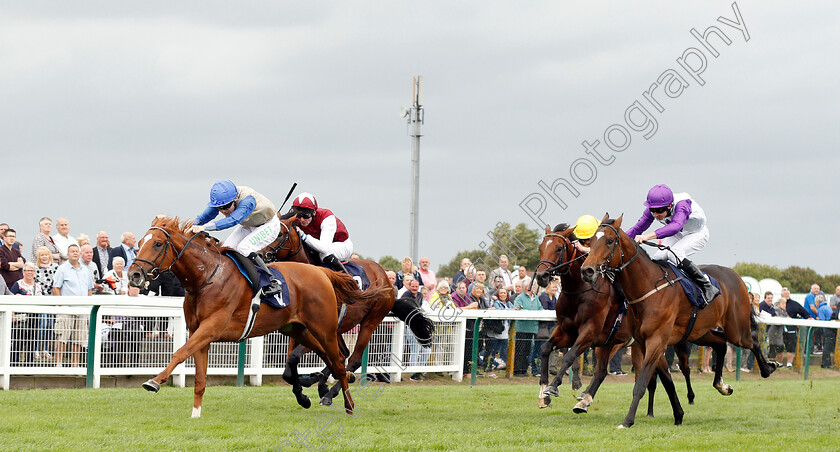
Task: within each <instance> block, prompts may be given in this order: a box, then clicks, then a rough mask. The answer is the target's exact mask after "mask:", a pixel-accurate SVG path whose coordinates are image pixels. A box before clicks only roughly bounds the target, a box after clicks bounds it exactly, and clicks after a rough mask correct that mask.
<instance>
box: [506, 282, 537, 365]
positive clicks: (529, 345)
mask: <svg viewBox="0 0 840 452" xmlns="http://www.w3.org/2000/svg"><path fill="white" fill-rule="evenodd" d="M518 282H520V283H521V284H522V288H523V289H522V290H523V292H522V293H521V294H519V296H518V297H516V299H515V300H514V301H513V306H514V309H524V310H529V311H541V310H542V304H540V300H539V299H537V296H536V295H535V294H534V292H533V287H531V278H529V277H527V276H526V277H525V279H523V280H522V281H518ZM538 323H539V322H538V321H537V320H517V321H516V324H515V325H514V326H515V328H516V345H517V347H516V358H515V359H514V367H513V374H514V376H519V377H524V376H525V375H526V374H527V373H528V365H529V364H530V365H531V374H532V375H533V376H535V377H537V376H539V375H540V368H539V366H537V363H536V359H535V353H534V338H535V337H536V335H537V331H538V329H539V325H538Z"/></svg>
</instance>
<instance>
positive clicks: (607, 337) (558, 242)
mask: <svg viewBox="0 0 840 452" xmlns="http://www.w3.org/2000/svg"><path fill="white" fill-rule="evenodd" d="M574 229H575V228H574V227H572V228H568V227H567V225H566V224H559V225H557V226H556V227H555V228H554V230H552V229H550V228H549V227H548V226H546V228H545V237H543V241H542V243H540V247H539V250H540V264H539V265H538V266H537V270H536V275H535V276H536V279H537V282H538V283H539V284H540V286H543V287H545V286H547V285H548V283H549V281H550V277H551V276H554V275H559V276H560V281H561V287H562V289H561V292H560V294H559V295H558V297H557V306H556V308H555V312H556V314H557V326H556V327H555V328H554V330H553V331H552V333H551V337H550V338H549V339H548V340H547V341H546V342H545V343H544V344H543V347H542V350H541V351H542V369H541V374H542V375H541V376H540V394H539V397H538V405H539V407H540V408H544V407H546V406H548V405H549V404H550V403H551V398H550V396H557V395H558V390H557V386H558V385H560V384H561V382H562V376H563V373H565V371H566V369H568V368H569V367H570V366H571V365H572V364H573V363H574V362H576V360H577V358H578V356H580V355H581V354H582V353H584V352H585V351H586V350H588V349H589V347H592V346H594V347H596V348H595V357H596V361H597V362H596V366H595V371H594V374H593V377H592V380H591V381H590V384H589V387H587V388H586V390H584V392H583V394H581V400H580V401H579V402H578V403H577V405H575V407H574V412H576V413H585V412H587V410H588V408H589V405H590V404H591V403H592V399H593V398H594V397H595V393H596V392H598V388H599V387H600V385H601V383H602V382H603V381H604V378H606V376H607V363H608V362H609V359H610V357H612V355H614V354H615V352H616V351H617V350H618V349H619V348H621V347H623V346H625V345H626V344H627V343H628V342H630V340H631V338H632V335H631V324H632V322H633V319H632V318H630V317H632V316H627V317H626V318H625V319H624V320H623V321H621V323H620V324H619V327H618V329H615V331H614V327H615V325H616V319H617V316H618V315H619V308H620V307H621V303H622V301H623V300H622V299H621V298H620V295H619V294H618V292H617V290H616V289H615V287H613V285H612V284H610V283H609V281H606V280H603V279H602V280H598V281H596V282H595V283H594V284H589V283H587V282H585V281H583V278H582V277H581V274H580V268H581V266H582V264H583V259H585V258H586V254H582V253H581V252H580V251H579V250H578V249H577V248H575V246H574V245H573V244H572V242H571V237H572V234H573V233H574ZM563 347H569V350H568V352H566V353H565V354H564V355H563V360H562V361H561V365H560V366H559V367H558V370H557V377H556V378H555V379H554V381H552V383H551V384H550V385H547V383H548V358H549V354H550V353H551V351H552V350H553V349H554V348H563ZM677 354H678V355H679V359H680V367H681V369H682V372H683V375H684V376H685V380H686V385H687V386H688V398H689V401H690V403H693V402H694V391H692V389H691V380H690V376H689V373H690V369H689V366H688V347H687V346H682V347H678V348H677ZM641 357H642V356H641V353H639V350H638V347H636V346H633V348H632V358H633V364H634V366H635V367H636V368H637V369H638V368H640V365H641ZM662 361H663V362H661V363H660V365H661V366H663V367H664V368H667V361H665V358H664V356H663V357H662ZM663 372H664V370H663ZM637 375H638V373H637ZM663 385H665V387H666V391H667V390H668V383H666V382H665V380H664V379H663ZM671 387H672V388H673V384H671ZM655 388H656V380H655V379H651V382H650V385H649V387H648V389H649V391H650V395H649V403H648V416H651V417H652V416H653V393H654V390H655ZM669 396H670V392H669Z"/></svg>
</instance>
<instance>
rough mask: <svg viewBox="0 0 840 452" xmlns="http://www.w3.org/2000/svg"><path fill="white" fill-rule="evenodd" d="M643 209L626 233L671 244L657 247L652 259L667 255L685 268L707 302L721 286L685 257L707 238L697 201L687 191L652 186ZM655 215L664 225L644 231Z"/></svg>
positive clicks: (661, 258)
mask: <svg viewBox="0 0 840 452" xmlns="http://www.w3.org/2000/svg"><path fill="white" fill-rule="evenodd" d="M645 207H646V209H645V211H644V212H642V218H640V219H639V222H638V223H636V225H635V226H633V227H632V228H630V229H628V230H627V235H628V236H630V238H632V239H634V240H635V241H636V242H638V243H641V242H644V241H647V240H651V239H661V240H660V243H661V244H662V245H666V246H668V247H670V248H671V251H672V253H670V252H668V251H667V250H659V251H657V252H656V253H654V255H653V257H652V258H653V259H655V260H664V259H667V260H669V261H671V263H673V264H674V265H676V266H677V267H678V268H679V269H680V270H682V271H683V272H685V274H686V275H688V277H689V278H691V279H692V280H693V281H694V282H695V283H697V285H698V286H700V288H701V289H702V291H703V298H705V299H706V303H707V304H708V303H710V302H711V301H712V300H713V299H714V298H715V297H716V296H718V295H720V290H719V289H718V288H716V287H715V286H713V285H712V283H711V281H709V277H708V276H706V275H705V274H704V273H703V272H701V271H700V269H699V268H697V266H696V265H694V263H693V262H691V261H690V260H688V256H690V255H692V254H694V253H696V252H698V251H700V250H701V249H703V247H704V246H706V243H707V242H708V241H709V228H707V227H706V214H705V213H703V209H702V208H701V207H700V204H697V202H696V201H694V200H693V199H691V196H689V194H688V193H677V194H674V193H673V192H672V191H671V189H670V188H668V186H667V185H656V186H655V187H653V188H651V189H650V191H649V192H648V195H647V200H646V201H645ZM654 219H656V220H657V221H659V222H660V223H662V224H664V225H665V226H663V227H661V228H659V229H657V230H655V231H653V232H650V233H647V234H643V232H645V230H647V228H648V227H649V226H650V225H651V223H652V222H653V220H654Z"/></svg>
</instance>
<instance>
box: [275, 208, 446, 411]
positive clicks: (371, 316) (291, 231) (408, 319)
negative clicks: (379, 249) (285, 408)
mask: <svg viewBox="0 0 840 452" xmlns="http://www.w3.org/2000/svg"><path fill="white" fill-rule="evenodd" d="M277 215H278V217H280V223H281V226H280V230H281V232H280V235H278V236H277V238H276V239H275V240H274V242H272V243H271V244H270V245H269V246H267V247H265V248H263V249H262V250H261V251H260V254H261V255H262V256H263V257H264V259H265V261H266V262H282V261H292V262H301V263H305V264H309V263H312V262H313V260H317V256H314V255H313V256H310V255H309V254H308V252H307V251H308V250H307V248H306V247H304V246H303V244H302V243H301V240H300V235H299V234H298V232H297V229H295V227H294V221H295V220H296V219H297V217H296V216H295V215H294V214H292V213H287V214H285V215H281V214H280V213H279V212H278V214H277ZM351 262H353V263H354V264H358V265H359V266H360V267H362V269H363V270H364V271H365V275H366V276H367V278H368V280H369V281H370V283H371V285H383V286H388V287H390V286H391V283H390V281H388V276H387V275H386V274H385V270H384V269H383V268H382V267H381V266H380V265H379V264H377V263H376V262H374V261H371V260H367V259H353V260H351ZM394 295H395V294H394V292H393V291H391V292H390V293H383V294H382V296H380V297H378V298H370V299H368V300H357V301H358V302H357V303H354V304H352V305H348V306H347V312H346V313H345V317H344V319H343V320H342V321H341V325H339V330H338V333H339V335H340V334H341V333H345V332H347V331H350V330H351V329H353V328H354V327H355V326H356V325H359V333H358V336H357V338H356V345H355V346H354V348H353V353H352V354H351V355H350V357H349V358H347V371H348V372H351V373H352V372H353V371H355V370H356V369H358V368H359V367H361V365H362V361H361V358H362V353H363V352H364V350H365V347H367V346H368V343H370V338H371V336H372V335H373V332H374V331H376V328H377V327H378V326H379V324H380V323H382V319H383V318H385V316H386V315H388V313H389V312H391V311H393V312H394V314H395V315H396V316H397V317H398V318H399V319H400V320H402V321H403V322H405V323H406V324H407V325H408V327H409V328H410V329H411V331H412V332H413V333H414V335H415V337H417V340H418V341H419V342H420V343H421V344H423V345H424V346H428V345H430V344H431V342H432V335H433V333H434V323H433V322H432V321H431V320H430V319H429V318H428V317H427V316H426V315H425V314H424V313H423V311H422V310H417V309H415V308H414V306H411V305H410V304H408V303H406V302H405V301H404V300H395V299H394ZM289 350H290V352H289V359H288V361H287V363H286V370H285V372H284V373H283V378H284V379H285V380H286V382H288V383H289V384H291V385H292V386H297V385H298V384H300V385H303V386H306V387H309V386H311V385H312V384H314V383H316V382H317V383H318V393H319V396H320V397H321V404H322V405H330V404H331V403H332V399H333V398H334V397H335V396H337V395H338V390H339V386H338V384H336V385H334V386H333V387H332V389H331V390H329V388H328V387H327V384H326V382H327V378H328V377H329V376H330V372H329V368H325V369H324V370H323V371H321V372H319V373H316V374H314V376H315V378H314V379H313V378H312V377H310V376H303V377H300V378H297V377H293V375H297V372H296V370H297V366H298V364H299V363H300V360H301V358H302V357H303V354H304V353H305V352H306V349H305V348H304V346H303V344H296V343H295V341H290V342H289ZM304 397H305V396H304ZM299 401H300V399H299ZM301 406H303V407H304V408H308V407H309V406H308V404H307V403H306V400H304V403H302V404H301Z"/></svg>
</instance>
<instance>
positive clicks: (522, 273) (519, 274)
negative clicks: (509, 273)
mask: <svg viewBox="0 0 840 452" xmlns="http://www.w3.org/2000/svg"><path fill="white" fill-rule="evenodd" d="M526 276H528V269H526V268H525V266H523V265H520V266H519V268H517V269H516V274H515V275H513V284H514V286H515V285H516V282H517V281H522V280H523V279H525V277H526Z"/></svg>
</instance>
